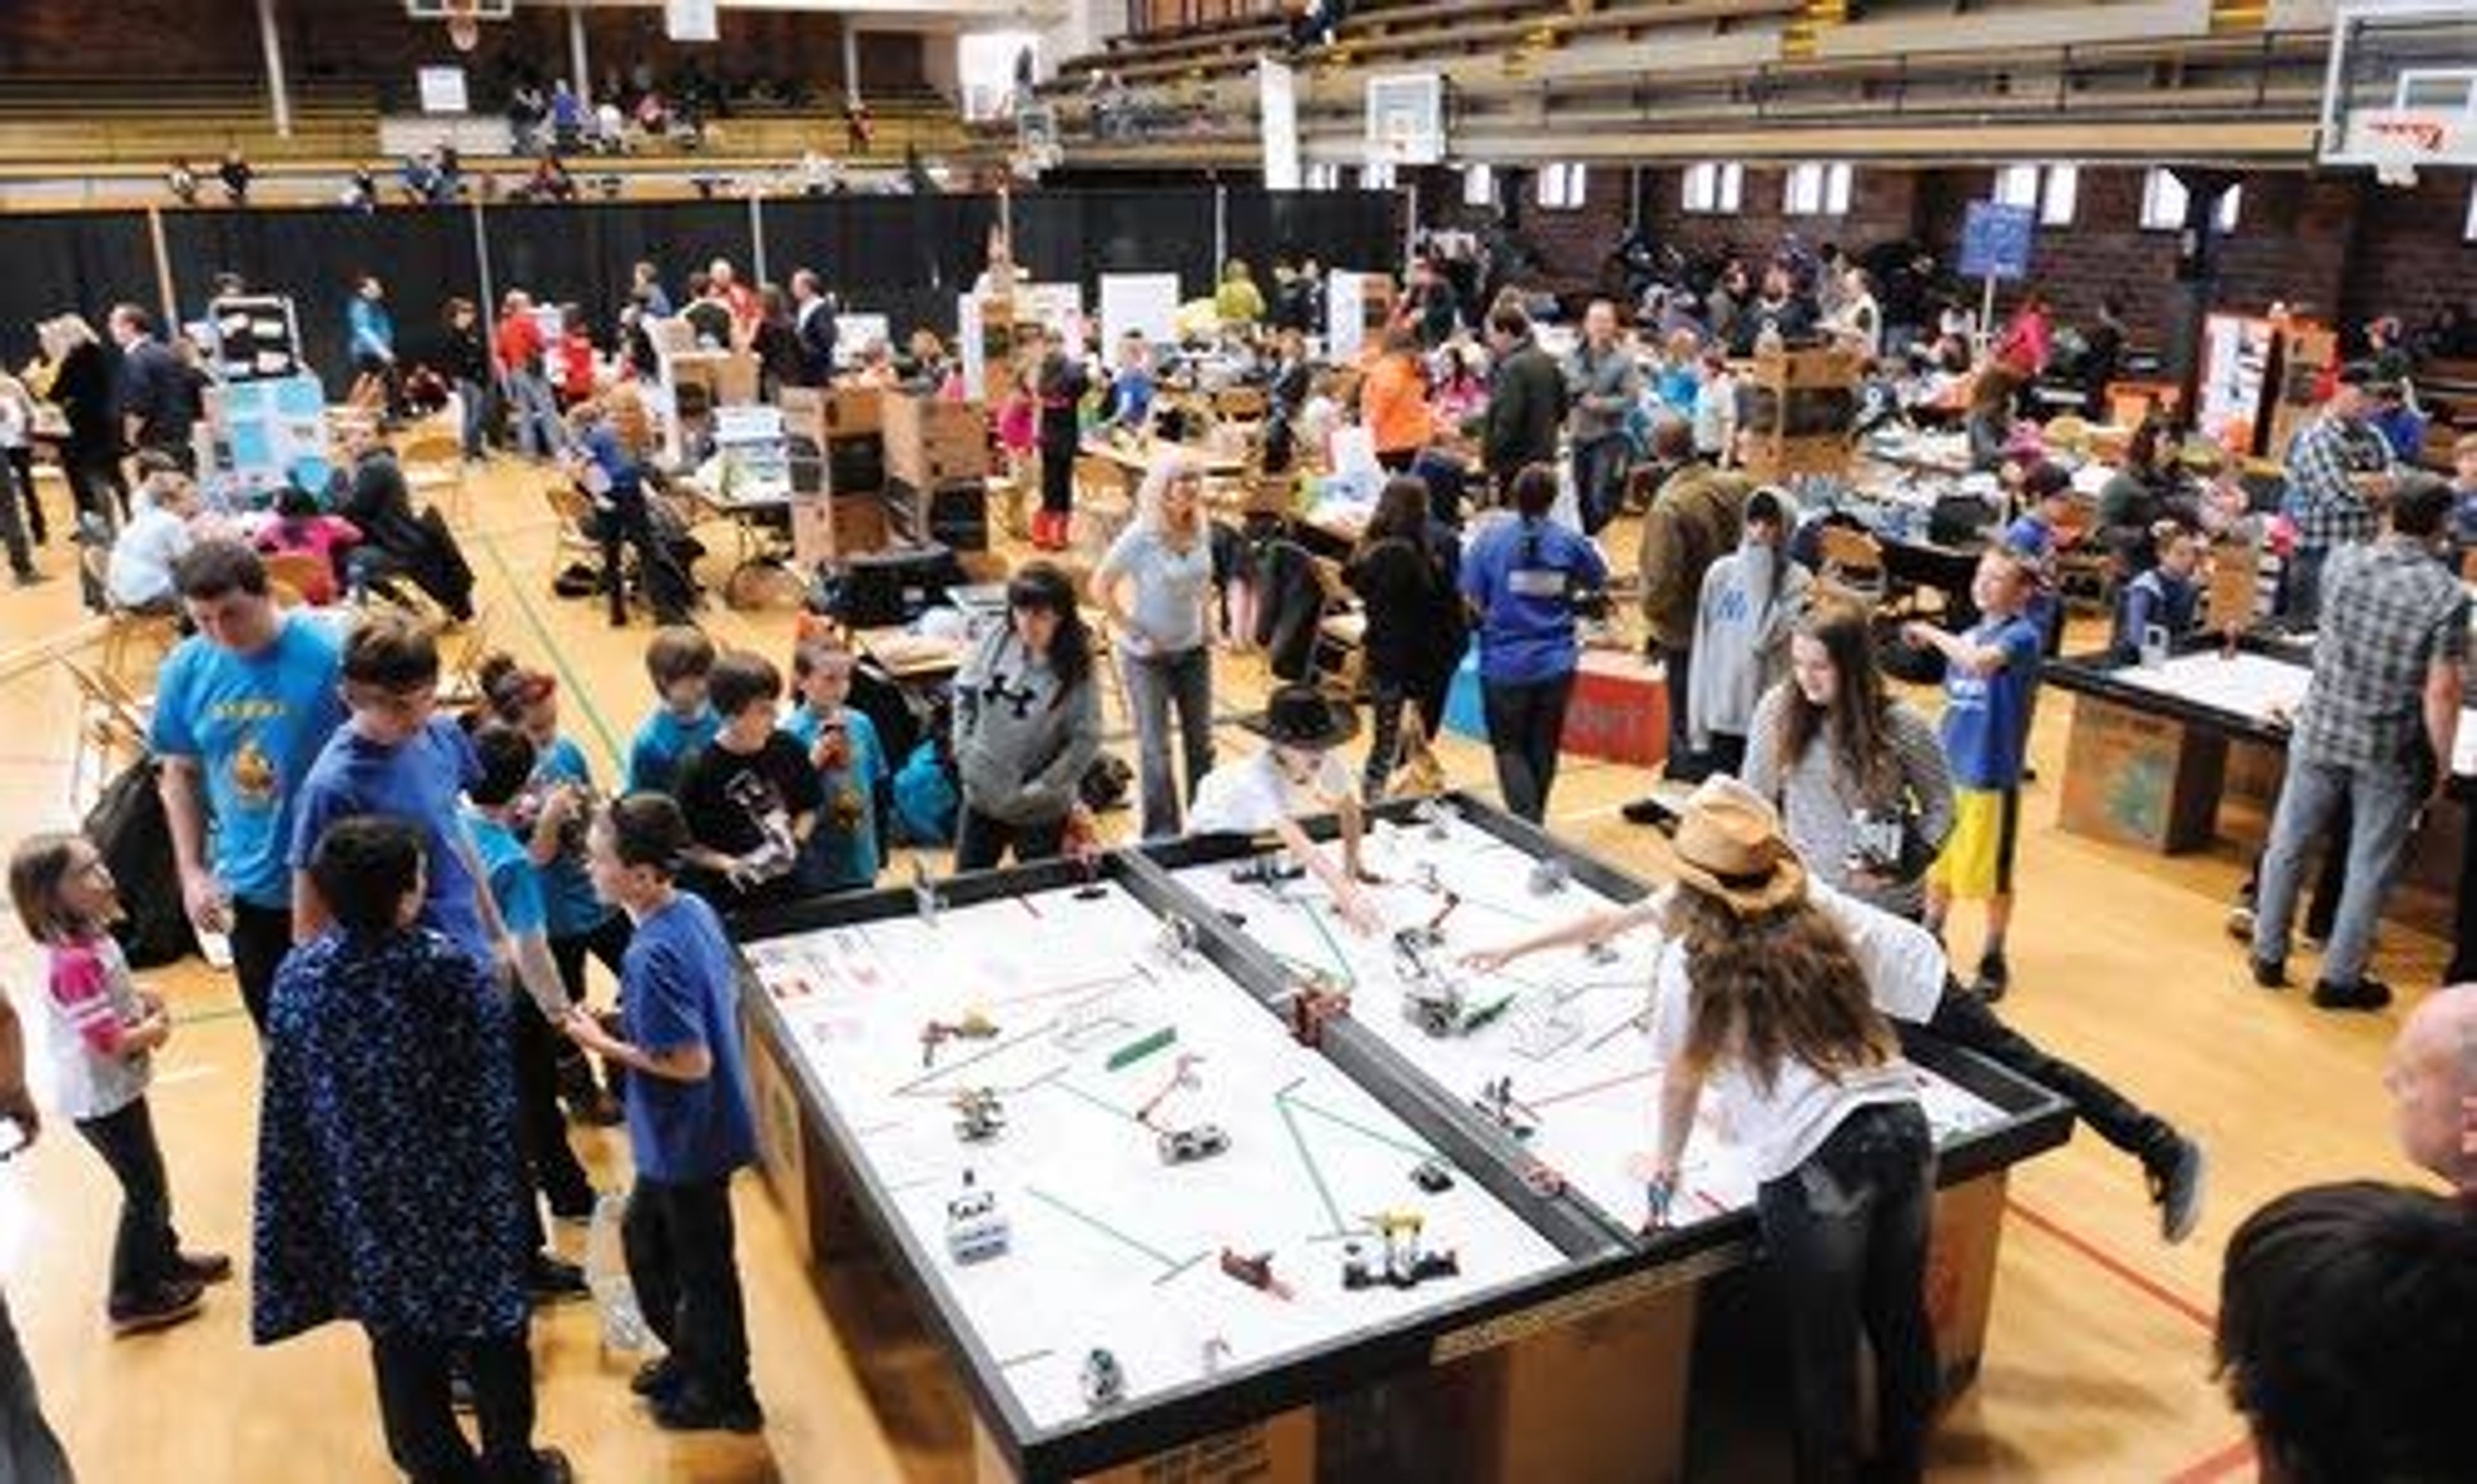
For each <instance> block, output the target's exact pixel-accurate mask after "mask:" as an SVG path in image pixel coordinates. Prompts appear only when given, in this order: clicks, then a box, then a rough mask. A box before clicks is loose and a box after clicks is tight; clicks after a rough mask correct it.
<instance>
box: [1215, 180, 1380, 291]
mask: <svg viewBox="0 0 2477 1484" xmlns="http://www.w3.org/2000/svg"><path fill="white" fill-rule="evenodd" d="M1407 210H1409V198H1408V197H1406V196H1405V195H1403V194H1402V193H1401V192H1399V191H1391V190H1284V191H1266V190H1234V191H1232V192H1230V202H1229V210H1228V213H1227V216H1226V218H1225V220H1224V224H1223V226H1224V231H1225V234H1226V235H1227V237H1228V240H1229V253H1230V256H1231V257H1233V258H1238V259H1243V260H1245V261H1246V263H1247V265H1248V267H1249V268H1250V269H1252V270H1253V271H1254V273H1255V275H1256V282H1257V283H1258V284H1262V285H1264V287H1265V288H1266V289H1267V290H1269V289H1270V287H1271V284H1272V267H1273V261H1274V260H1275V259H1277V258H1297V257H1299V256H1301V255H1304V254H1314V257H1315V260H1316V261H1318V262H1320V263H1322V264H1323V265H1325V266H1326V267H1328V268H1353V269H1357V270H1359V271H1361V272H1365V273H1392V272H1398V271H1399V270H1400V268H1401V263H1402V242H1403V220H1404V214H1405V212H1406V211H1407Z"/></svg>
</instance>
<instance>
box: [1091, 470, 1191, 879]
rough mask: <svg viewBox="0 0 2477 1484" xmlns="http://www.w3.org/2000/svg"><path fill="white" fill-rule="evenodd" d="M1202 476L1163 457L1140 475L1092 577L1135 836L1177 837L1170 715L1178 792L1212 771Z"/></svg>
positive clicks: (1189, 791)
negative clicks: (1111, 638)
mask: <svg viewBox="0 0 2477 1484" xmlns="http://www.w3.org/2000/svg"><path fill="white" fill-rule="evenodd" d="M1203 485H1204V480H1203V475H1202V473H1201V472H1200V471H1199V470H1198V469H1197V468H1196V467H1195V465H1194V463H1193V462H1192V461H1190V460H1189V459H1188V458H1186V457H1185V456H1184V455H1177V454H1173V455H1171V456H1169V457H1167V458H1163V459H1162V460H1161V461H1159V462H1157V463H1155V464H1154V465H1153V466H1152V468H1151V469H1150V470H1149V471H1148V472H1147V473H1146V474H1145V476H1144V482H1143V487H1142V488H1141V489H1140V490H1139V491H1138V493H1137V496H1136V518H1135V519H1134V520H1133V521H1132V522H1130V523H1129V524H1128V526H1127V529H1126V530H1125V531H1123V532H1119V535H1118V539H1117V540H1115V541H1113V542H1112V543H1111V544H1110V550H1109V551H1108V553H1107V554H1105V555H1104V556H1102V557H1101V564H1100V565H1099V566H1098V567H1096V568H1094V569H1093V572H1092V601H1093V602H1094V603H1096V604H1098V605H1100V606H1101V608H1102V610H1103V611H1105V612H1107V613H1108V614H1109V615H1110V624H1111V628H1112V629H1113V630H1114V631H1116V636H1117V640H1116V649H1117V659H1118V665H1119V668H1120V670H1121V672H1122V673H1123V674H1124V675H1125V676H1126V680H1127V706H1128V708H1129V709H1130V710H1132V711H1133V712H1134V713H1135V717H1134V720H1135V724H1136V748H1137V753H1138V756H1139V758H1140V759H1141V762H1140V766H1139V768H1138V776H1139V778H1140V779H1141V780H1142V786H1143V799H1144V824H1143V830H1144V838H1145V839H1147V840H1161V839H1167V838H1169V837H1171V836H1174V835H1176V834H1177V833H1178V832H1179V821H1180V811H1179V791H1178V784H1177V782H1176V781H1175V780H1174V779H1172V778H1171V777H1170V767H1169V727H1170V711H1171V709H1172V708H1173V707H1175V708H1176V710H1177V712H1178V730H1179V742H1180V749H1179V751H1180V754H1181V756H1182V759H1183V760H1184V762H1185V763H1186V766H1187V790H1188V793H1189V794H1192V793H1194V791H1195V787H1196V785H1197V784H1198V783H1200V782H1201V781H1203V779H1204V776H1205V775H1206V774H1208V773H1210V772H1212V771H1213V628H1212V615H1213V542H1212V540H1211V539H1210V534H1209V532H1206V530H1205V526H1204V507H1203V495H1204V488H1203Z"/></svg>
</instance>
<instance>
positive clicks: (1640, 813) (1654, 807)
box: [1617, 794, 1675, 825]
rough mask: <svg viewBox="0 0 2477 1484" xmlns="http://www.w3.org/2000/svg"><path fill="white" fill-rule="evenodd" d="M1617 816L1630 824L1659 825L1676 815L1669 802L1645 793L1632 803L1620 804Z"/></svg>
mask: <svg viewBox="0 0 2477 1484" xmlns="http://www.w3.org/2000/svg"><path fill="white" fill-rule="evenodd" d="M1617 817H1618V818H1620V819H1622V820H1624V821H1625V822H1626V823H1627V824H1629V825H1657V824H1660V823H1662V822H1663V821H1664V820H1668V819H1672V818H1674V817H1675V816H1674V815H1673V814H1672V813H1671V812H1670V810H1669V807H1668V805H1667V804H1663V803H1661V802H1660V800H1659V799H1658V798H1656V797H1654V796H1653V795H1650V794H1645V795H1643V796H1642V797H1641V798H1639V799H1637V800H1635V801H1634V802H1633V803H1631V804H1621V805H1619V806H1618V808H1617Z"/></svg>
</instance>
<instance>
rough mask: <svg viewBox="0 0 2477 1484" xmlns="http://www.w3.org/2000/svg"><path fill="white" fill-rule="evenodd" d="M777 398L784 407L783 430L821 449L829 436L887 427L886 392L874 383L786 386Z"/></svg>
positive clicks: (881, 429) (776, 400)
mask: <svg viewBox="0 0 2477 1484" xmlns="http://www.w3.org/2000/svg"><path fill="white" fill-rule="evenodd" d="M774 400H775V402H776V403H777V404H779V405H780V406H781V407H782V408H783V431H784V432H786V433H791V434H793V435H794V436H797V437H804V438H807V439H808V440H810V441H811V442H813V443H814V444H816V445H817V446H819V447H820V448H822V447H824V446H825V442H826V440H827V439H828V438H848V437H855V436H858V435H859V434H862V433H878V432H881V431H883V429H884V428H885V420H884V415H883V413H882V411H881V407H882V405H883V404H884V402H885V400H886V393H885V392H883V391H880V390H879V389H878V388H876V387H874V386H786V387H784V388H783V389H782V391H781V392H780V393H778V394H777V395H776V396H775V398H774Z"/></svg>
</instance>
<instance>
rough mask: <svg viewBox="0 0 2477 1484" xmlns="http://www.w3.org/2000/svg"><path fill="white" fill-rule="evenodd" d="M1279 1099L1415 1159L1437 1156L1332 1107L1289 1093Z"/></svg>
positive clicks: (1429, 1150) (1288, 1105)
mask: <svg viewBox="0 0 2477 1484" xmlns="http://www.w3.org/2000/svg"><path fill="white" fill-rule="evenodd" d="M1277 1101H1280V1102H1281V1103H1282V1104H1283V1105H1284V1106H1286V1107H1292V1108H1296V1109H1298V1110H1299V1111H1300V1112H1302V1113H1313V1114H1314V1115H1315V1116H1316V1117H1318V1118H1320V1119H1323V1120H1324V1121H1325V1122H1326V1123H1328V1124H1339V1125H1341V1126H1342V1127H1344V1128H1347V1129H1349V1130H1350V1131H1351V1132H1352V1133H1355V1134H1357V1135H1359V1136H1360V1137H1361V1138H1363V1139H1373V1140H1375V1141H1376V1142H1377V1143H1379V1144H1382V1145H1384V1146H1385V1147H1386V1148H1388V1149H1396V1150H1401V1151H1402V1152H1403V1153H1405V1154H1409V1155H1411V1156H1412V1157H1414V1158H1415V1159H1434V1158H1436V1157H1437V1151H1436V1150H1432V1149H1425V1148H1422V1147H1421V1146H1419V1145H1416V1144H1410V1143H1406V1142H1405V1141H1403V1140H1400V1139H1397V1138H1394V1137H1393V1136H1392V1135H1391V1134H1389V1133H1387V1132H1385V1131H1384V1130H1382V1129H1379V1128H1370V1127H1368V1126H1367V1125H1365V1124H1363V1123H1359V1122H1357V1121H1355V1120H1353V1119H1349V1118H1346V1117H1344V1116H1342V1115H1341V1114H1339V1113H1336V1112H1334V1111H1333V1110H1332V1109H1330V1108H1321V1107H1318V1106H1316V1105H1315V1104H1314V1103H1313V1102H1310V1101H1307V1100H1306V1099H1305V1098H1292V1097H1289V1096H1288V1095H1284V1096H1282V1097H1281V1098H1279V1099H1278V1100H1277Z"/></svg>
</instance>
